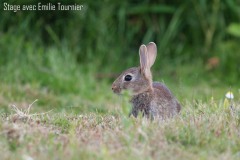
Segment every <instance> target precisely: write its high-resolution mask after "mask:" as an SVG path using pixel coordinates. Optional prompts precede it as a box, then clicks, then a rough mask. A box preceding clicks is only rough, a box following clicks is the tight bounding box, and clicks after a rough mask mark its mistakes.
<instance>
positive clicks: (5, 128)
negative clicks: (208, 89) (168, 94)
mask: <svg viewBox="0 0 240 160" xmlns="http://www.w3.org/2000/svg"><path fill="white" fill-rule="evenodd" d="M193 103H195V102H192V103H190V102H189V103H188V104H187V103H186V105H185V108H184V110H183V111H182V113H181V115H179V116H178V117H175V118H173V119H170V120H166V121H161V122H154V121H153V122H151V121H148V120H146V119H144V118H139V119H134V118H127V117H125V116H124V115H123V114H122V113H119V114H115V115H111V114H106V115H99V114H96V113H89V114H84V115H73V114H67V113H45V114H41V113H39V114H30V109H31V107H32V105H33V104H31V105H29V107H28V108H27V109H26V110H25V111H24V110H21V111H20V110H19V109H18V108H17V106H15V107H14V108H13V111H14V112H13V113H12V114H10V115H8V116H7V117H3V118H2V120H1V123H0V124H1V125H0V127H1V138H0V139H1V141H0V149H1V151H2V152H1V153H2V154H1V158H2V159H24V160H30V159H136V158H137V159H239V157H240V128H239V126H240V119H239V115H240V114H239V111H238V110H237V108H238V109H239V105H237V104H235V109H236V110H235V112H234V113H231V110H230V109H228V108H225V109H224V108H222V107H223V106H221V105H218V106H217V107H218V108H213V107H214V106H215V105H214V104H213V103H209V104H208V103H198V104H194V105H192V104H193ZM195 105H197V109H194V108H193V107H194V106H195ZM195 107H196V106H195ZM215 107H216V106H215ZM221 108H222V109H221Z"/></svg>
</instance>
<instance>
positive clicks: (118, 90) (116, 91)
mask: <svg viewBox="0 0 240 160" xmlns="http://www.w3.org/2000/svg"><path fill="white" fill-rule="evenodd" d="M112 90H113V93H115V94H121V91H122V90H121V88H114V87H113V88H112Z"/></svg>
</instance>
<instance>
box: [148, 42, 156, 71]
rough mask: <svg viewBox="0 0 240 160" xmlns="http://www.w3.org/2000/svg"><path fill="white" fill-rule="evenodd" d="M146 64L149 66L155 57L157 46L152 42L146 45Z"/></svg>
mask: <svg viewBox="0 0 240 160" xmlns="http://www.w3.org/2000/svg"><path fill="white" fill-rule="evenodd" d="M147 56H148V65H149V67H150V68H151V67H152V65H153V64H154V62H155V59H156V57H157V46H156V44H155V43H154V42H150V43H148V45H147Z"/></svg>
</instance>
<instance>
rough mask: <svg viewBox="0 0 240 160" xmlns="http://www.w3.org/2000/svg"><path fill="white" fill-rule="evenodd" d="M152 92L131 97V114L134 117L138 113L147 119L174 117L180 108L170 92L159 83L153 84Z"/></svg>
mask: <svg viewBox="0 0 240 160" xmlns="http://www.w3.org/2000/svg"><path fill="white" fill-rule="evenodd" d="M152 85H153V92H144V93H141V94H138V95H135V96H133V97H132V100H131V102H132V105H133V109H132V112H131V114H132V115H133V116H135V117H137V116H138V113H139V112H141V113H143V116H146V117H148V118H150V117H151V118H154V119H156V118H160V119H165V118H168V117H172V116H174V115H176V114H177V113H178V112H179V111H180V110H181V106H180V104H179V102H178V101H177V99H176V98H175V97H174V96H173V94H172V93H171V91H170V90H169V89H168V88H167V87H166V86H165V85H164V84H162V83H160V82H153V84H152Z"/></svg>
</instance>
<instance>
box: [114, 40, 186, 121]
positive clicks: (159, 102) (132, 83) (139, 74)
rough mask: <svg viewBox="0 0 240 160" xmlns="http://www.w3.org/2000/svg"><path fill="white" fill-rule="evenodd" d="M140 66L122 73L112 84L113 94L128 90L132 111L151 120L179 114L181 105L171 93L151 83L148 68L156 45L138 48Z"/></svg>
mask: <svg viewBox="0 0 240 160" xmlns="http://www.w3.org/2000/svg"><path fill="white" fill-rule="evenodd" d="M139 56H140V66H139V67H133V68H129V69H127V70H126V71H124V72H123V73H122V74H121V75H120V76H119V77H118V78H117V79H116V80H115V81H114V82H113V84H112V90H113V92H114V93H117V94H119V93H121V91H122V90H129V91H131V93H132V98H131V101H130V102H131V103H132V106H133V107H132V111H131V113H130V115H133V116H134V117H137V116H138V114H140V113H141V114H143V116H146V117H147V118H151V119H165V118H169V117H172V116H174V115H176V114H177V113H179V112H180V110H181V105H180V104H179V102H178V100H177V99H176V98H175V97H174V96H173V94H172V93H171V91H170V90H169V89H168V88H167V87H166V86H165V85H164V84H162V83H160V82H153V81H152V73H151V70H150V68H151V67H152V65H153V64H154V61H155V59H156V56H157V47H156V44H155V43H153V42H150V43H149V44H148V45H147V46H146V45H141V46H140V48H139Z"/></svg>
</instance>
